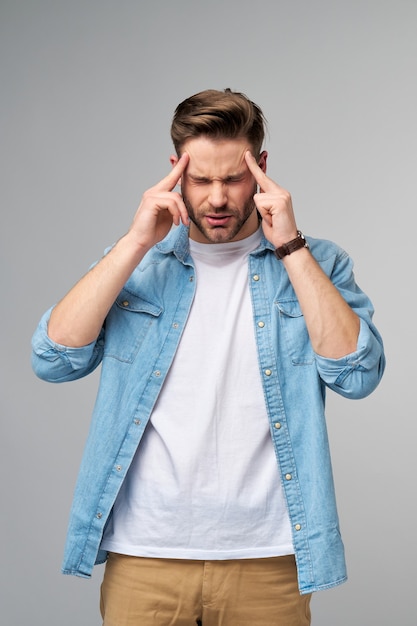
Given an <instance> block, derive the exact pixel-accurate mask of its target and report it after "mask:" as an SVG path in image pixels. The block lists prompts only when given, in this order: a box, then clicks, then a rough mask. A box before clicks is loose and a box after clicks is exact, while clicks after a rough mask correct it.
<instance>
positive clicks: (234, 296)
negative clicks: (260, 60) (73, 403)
mask: <svg viewBox="0 0 417 626" xmlns="http://www.w3.org/2000/svg"><path fill="white" fill-rule="evenodd" d="M171 134H172V139H173V142H174V146H175V149H176V154H175V155H174V156H172V157H171V165H172V169H171V172H170V173H169V174H168V175H167V176H166V177H165V178H164V179H163V180H162V181H161V182H159V183H158V184H157V185H155V187H153V188H152V189H149V190H148V191H146V192H145V193H144V195H143V198H142V201H141V203H140V206H139V208H138V211H137V213H136V215H135V217H134V220H133V223H132V226H131V228H130V230H129V231H128V233H127V234H126V235H124V236H123V237H122V238H121V239H120V240H119V241H118V242H117V243H116V244H115V245H114V246H113V247H112V248H111V249H110V250H109V251H108V252H107V254H106V255H105V256H104V257H103V258H102V259H101V261H99V262H98V263H97V264H96V265H95V266H94V267H93V268H92V269H91V270H90V271H89V272H88V273H87V274H86V275H85V276H84V277H83V278H82V279H81V280H80V281H79V282H78V283H77V285H75V287H73V288H72V289H71V290H70V292H69V293H68V294H67V295H66V296H65V297H64V298H63V299H62V300H61V302H59V303H58V304H57V305H56V306H55V307H53V308H52V309H51V310H50V311H48V312H47V313H46V314H45V315H44V317H43V318H42V320H41V322H40V325H39V327H38V329H37V331H36V333H35V335H34V338H33V366H34V369H35V372H36V373H37V374H38V375H39V376H40V377H42V378H44V379H46V380H50V381H55V382H58V381H67V380H73V379H77V378H79V377H81V376H85V375H86V374H88V373H90V372H91V371H92V370H93V369H95V368H96V367H97V366H98V364H99V363H101V364H102V374H101V381H100V386H99V391H98V397H97V403H96V407H95V410H94V415H93V420H92V425H91V430H90V434H89V437H88V441H87V446H86V450H85V454H84V458H83V461H82V466H81V470H80V476H79V480H78V483H77V488H76V492H75V496H74V502H73V508H72V514H71V520H70V526H69V532H68V541H67V549H66V555H65V562H64V572H65V573H69V574H76V575H79V576H84V577H89V576H90V575H91V571H92V569H93V565H94V563H95V562H96V563H100V562H101V563H102V562H104V561H106V560H107V564H106V569H105V575H104V580H103V585H102V598H101V612H102V616H103V623H104V624H105V626H116V625H117V626H132V625H133V624H140V625H141V626H148V625H149V626H150V625H151V624H152V625H160V626H167V625H170V624H176V625H184V626H185V625H190V626H191V624H203V626H213V625H223V626H224V625H227V626H244V625H248V626H249V625H250V626H256V625H268V626H271V625H272V624H276V625H279V626H305V625H307V624H310V608H309V603H310V597H311V593H312V592H314V591H318V590H320V589H325V588H329V587H331V586H334V585H337V584H339V583H342V582H344V580H345V579H346V572H345V563H344V554H343V545H342V542H341V538H340V532H339V526H338V517H337V512H336V506H335V499H334V490H333V482H332V472H331V465H330V456H329V448H328V441H327V435H326V425H325V418H324V400H325V388H326V387H329V388H330V389H332V390H333V391H336V392H337V393H340V394H341V395H343V396H346V397H350V398H361V397H364V396H366V395H368V394H369V393H371V392H372V391H373V390H374V389H375V387H376V386H377V384H378V382H379V380H380V379H381V376H382V373H383V370H384V363H385V362H384V354H383V347H382V341H381V338H380V336H379V334H378V331H377V330H376V329H375V327H374V325H373V323H372V321H371V318H372V314H373V309H372V305H371V303H370V301H369V299H368V298H367V296H366V295H365V294H364V293H363V292H362V291H361V290H360V289H359V287H358V286H357V285H356V284H355V281H354V277H353V274H352V262H351V260H350V259H349V257H348V256H347V254H346V253H345V252H344V251H342V250H341V249H340V248H338V247H337V246H336V245H335V244H333V243H331V242H328V241H324V240H318V239H312V238H308V239H306V238H305V237H304V235H302V234H301V232H300V231H299V230H298V226H297V223H296V221H295V217H294V213H293V208H292V203H291V196H290V194H289V193H288V192H287V191H285V190H284V189H282V188H281V187H280V186H279V185H278V184H276V183H275V182H274V181H272V180H271V179H270V178H269V177H268V176H267V175H266V165H267V153H266V152H265V151H262V144H263V139H264V118H263V114H262V112H261V110H260V109H259V107H258V106H257V105H255V104H254V103H253V102H251V101H250V100H248V98H246V96H244V95H243V94H240V93H235V92H232V91H230V90H229V89H227V90H225V91H224V92H222V91H215V90H208V91H205V92H202V93H200V94H196V95H195V96H192V97H191V98H188V99H187V100H185V101H184V102H183V103H181V104H180V105H179V106H178V107H177V110H176V112H175V115H174V119H173V123H172V129H171ZM177 185H180V187H181V193H179V192H177V191H174V189H175V188H176V186H177Z"/></svg>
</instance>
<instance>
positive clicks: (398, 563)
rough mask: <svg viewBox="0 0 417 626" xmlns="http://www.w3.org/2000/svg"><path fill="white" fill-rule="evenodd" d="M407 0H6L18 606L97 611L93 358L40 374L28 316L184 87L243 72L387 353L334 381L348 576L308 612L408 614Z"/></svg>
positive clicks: (279, 169)
mask: <svg viewBox="0 0 417 626" xmlns="http://www.w3.org/2000/svg"><path fill="white" fill-rule="evenodd" d="M416 22H417V4H416V2H415V0H410V1H407V0H395V1H386V0H363V1H357V0H350V1H349V2H348V1H346V0H344V1H343V2H340V1H338V0H318V1H316V2H314V1H312V0H310V1H308V0H292V1H288V2H283V1H277V0H267V1H264V2H262V1H260V2H253V1H252V0H251V1H250V2H249V1H248V0H240V1H237V0H236V1H233V2H228V1H227V0H223V1H219V0H211V2H207V1H206V2H200V1H199V0H194V1H191V0H179V1H178V2H168V1H165V2H164V1H161V0H153V2H152V3H150V2H139V1H137V2H133V1H126V0H119V1H118V2H110V1H108V0H102V1H98V0H96V1H94V0H84V1H80V0H72V1H71V2H69V1H67V2H63V1H55V2H54V1H53V0H49V1H48V0H34V1H30V0H1V3H0V60H1V61H0V63H1V75H0V85H1V105H0V106H1V163H0V177H1V179H0V194H1V229H0V233H1V246H0V254H1V281H2V283H1V286H2V288H1V291H2V307H1V316H2V322H1V332H2V337H1V346H2V354H3V358H2V359H1V377H0V380H1V394H0V401H1V435H0V436H1V439H0V441H1V461H2V466H3V472H2V481H1V494H0V498H1V529H0V537H1V545H2V549H1V555H2V558H1V563H0V572H1V581H0V594H1V597H0V606H1V620H2V623H4V624H7V625H8V626H23V624H31V625H32V626H41V625H42V626H45V624H47V625H49V624H51V625H52V624H53V625H56V624H59V625H60V626H72V625H73V624H82V625H84V624H85V625H88V626H94V625H98V624H99V623H100V619H99V614H98V608H97V605H98V592H99V585H100V582H101V577H102V572H103V569H102V568H101V567H100V568H98V569H96V571H95V574H94V576H93V579H92V581H85V580H80V579H75V578H72V577H64V576H62V575H61V574H60V564H61V558H62V551H63V544H64V537H65V532H66V525H67V518H68V512H69V507H70V502H71V496H72V490H73V487H74V482H75V478H76V474H77V470H78V464H79V461H80V458H81V454H82V448H83V444H84V440H85V436H86V433H87V429H88V423H89V418H90V413H91V409H92V405H93V402H94V397H95V389H96V385H97V375H96V374H94V375H92V376H91V377H90V378H89V379H86V380H83V381H80V382H76V383H69V384H67V385H61V386H59V385H57V386H54V385H50V384H47V383H43V382H41V381H39V380H37V379H36V378H35V377H34V375H33V374H32V372H31V369H30V361H29V359H30V338H31V335H32V333H33V330H34V328H35V326H36V324H37V322H38V319H39V317H40V315H41V314H42V312H43V311H44V310H45V309H46V308H47V307H49V305H51V304H53V303H54V302H55V301H56V300H57V299H58V298H60V297H61V296H62V295H63V294H64V292H65V291H66V290H67V289H69V287H70V286H71V285H72V284H73V283H74V282H75V281H76V280H77V279H78V278H79V276H80V275H81V274H82V273H84V272H85V271H86V270H87V268H88V267H89V265H90V263H91V262H92V261H94V260H95V259H96V258H97V257H98V256H99V255H101V253H102V251H103V249H104V248H105V247H106V246H107V245H108V244H110V243H112V242H113V241H114V240H115V239H117V238H118V237H119V236H120V235H122V234H123V233H124V232H125V230H126V229H127V228H128V226H129V224H130V220H131V218H132V216H133V213H134V211H135V210H136V207H137V204H138V202H139V200H140V197H141V195H142V192H143V191H144V190H145V189H146V188H147V187H149V186H150V185H152V184H154V183H155V182H157V181H158V180H159V179H160V178H161V177H162V176H163V175H165V173H166V172H167V171H168V170H169V161H168V159H169V155H170V154H171V151H172V150H171V144H170V140H169V126H170V121H171V117H172V113H173V110H174V108H175V106H176V104H177V103H178V102H180V101H181V100H183V99H184V98H185V97H187V96H189V95H191V94H193V93H195V92H197V91H200V90H202V89H205V88H208V87H210V88H220V89H222V88H224V87H227V86H229V87H232V88H233V89H238V90H240V91H244V92H245V93H247V95H249V97H251V98H252V99H253V100H254V101H255V102H257V103H259V104H260V105H261V106H262V108H263V109H264V112H265V114H266V116H267V118H268V120H269V138H268V141H267V146H266V147H267V149H268V150H269V153H270V158H269V174H270V175H271V176H272V177H273V178H275V179H276V180H277V182H279V183H280V184H281V185H282V186H284V187H286V188H287V189H289V190H290V191H291V193H292V195H293V202H294V206H295V210H296V214H297V218H298V223H299V226H300V227H301V228H302V229H303V230H304V231H305V232H306V233H308V234H311V235H313V236H322V237H326V238H330V239H333V240H335V241H337V242H338V243H340V244H341V245H342V246H343V247H344V248H345V249H346V250H347V251H348V252H349V253H350V254H351V255H352V256H353V258H354V259H355V262H356V265H355V267H356V276H357V280H358V282H359V283H360V285H361V286H362V287H363V288H364V289H365V291H367V292H368V294H369V295H370V296H371V298H372V300H373V302H374V304H375V307H376V315H375V321H376V323H377V325H378V327H379V328H380V330H381V332H382V333H383V336H384V339H385V344H386V352H387V358H388V368H387V371H386V375H385V378H384V380H383V382H382V384H381V386H380V387H379V388H378V390H377V391H376V392H375V393H374V394H373V395H372V396H371V397H369V398H368V399H365V400H362V401H359V402H354V401H348V400H343V399H341V398H338V397H335V396H334V395H332V396H330V397H329V403H328V422H329V430H330V437H331V444H332V450H333V460H334V471H335V480H336V486H337V492H338V502H339V511H340V518H341V527H342V533H343V537H344V541H345V545H346V550H347V557H348V567H349V575H350V580H349V582H348V583H347V584H346V585H343V586H342V587H339V588H337V589H334V590H331V591H326V592H322V593H321V594H317V595H316V596H315V597H314V600H313V604H312V607H313V624H314V626H335V624H337V626H352V625H353V624H354V625H355V626H369V625H371V626H373V625H375V626H392V625H393V624H396V625H398V626H415V625H416V624H417V617H416V609H415V585H416V582H417V580H416V574H415V571H416V570H415V562H416V558H417V554H416V535H415V520H416V504H415V471H416V461H415V426H414V422H415V419H416V410H415V402H412V396H413V400H414V393H413V384H414V379H415V376H414V370H413V363H414V355H415V351H416V330H415V327H416V324H415V311H414V308H415V247H416V246H415V233H414V231H413V229H412V228H413V226H412V224H413V217H414V213H415V209H416V202H415V185H416V139H417V136H416V135H417V133H416V111H417V87H416V75H417V73H416V59H417V37H416V32H417V28H416V25H417V24H416Z"/></svg>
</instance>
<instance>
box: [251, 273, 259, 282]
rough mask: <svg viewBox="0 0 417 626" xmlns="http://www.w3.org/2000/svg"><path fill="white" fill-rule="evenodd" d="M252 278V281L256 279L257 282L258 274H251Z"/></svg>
mask: <svg viewBox="0 0 417 626" xmlns="http://www.w3.org/2000/svg"><path fill="white" fill-rule="evenodd" d="M252 278H253V280H254V281H256V282H258V280H259V276H258V274H254V275H253V276H252Z"/></svg>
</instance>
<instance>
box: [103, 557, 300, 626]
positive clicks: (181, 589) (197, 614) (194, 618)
mask: <svg viewBox="0 0 417 626" xmlns="http://www.w3.org/2000/svg"><path fill="white" fill-rule="evenodd" d="M310 598H311V595H310V594H307V595H300V593H299V591H298V586H297V571H296V566H295V559H294V556H281V557H274V558H267V559H241V560H240V559H239V560H233V561H189V560H185V559H184V560H177V559H148V558H142V557H132V556H124V555H121V554H110V555H109V560H108V562H107V564H106V570H105V573H104V579H103V584H102V586H101V602H100V609H101V615H102V617H103V626H173V625H175V626H196V625H197V624H200V625H202V626H309V624H310Z"/></svg>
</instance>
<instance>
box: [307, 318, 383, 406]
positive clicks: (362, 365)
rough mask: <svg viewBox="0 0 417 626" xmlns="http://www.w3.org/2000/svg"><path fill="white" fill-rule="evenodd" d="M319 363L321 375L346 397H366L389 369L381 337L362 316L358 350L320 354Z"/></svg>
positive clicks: (331, 386) (317, 358) (318, 367)
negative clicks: (336, 356)
mask: <svg viewBox="0 0 417 626" xmlns="http://www.w3.org/2000/svg"><path fill="white" fill-rule="evenodd" d="M316 364H317V369H318V372H319V374H320V377H321V378H322V380H323V381H324V382H325V383H326V385H327V386H328V387H330V389H333V391H335V392H336V393H338V394H340V395H342V396H345V397H346V398H352V399H360V398H365V397H366V396H368V395H369V394H370V393H371V392H372V391H373V390H374V389H375V387H376V386H377V385H378V383H379V381H380V379H381V376H382V373H383V371H384V368H385V356H384V353H383V350H382V340H381V337H380V335H379V333H378V331H376V329H375V328H374V327H373V326H372V325H369V324H368V323H367V322H366V321H365V320H363V319H361V320H360V331H359V337H358V343H357V349H356V351H355V352H352V353H351V354H348V355H346V356H343V357H341V358H340V359H329V358H326V357H323V356H320V355H318V354H316Z"/></svg>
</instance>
